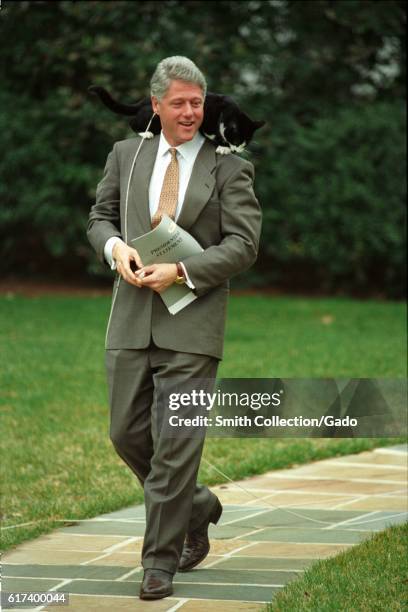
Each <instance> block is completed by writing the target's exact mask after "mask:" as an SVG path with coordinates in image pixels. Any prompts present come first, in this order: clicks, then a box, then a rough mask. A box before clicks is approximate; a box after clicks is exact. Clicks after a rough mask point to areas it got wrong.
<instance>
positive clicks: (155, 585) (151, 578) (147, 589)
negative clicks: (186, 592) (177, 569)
mask: <svg viewBox="0 0 408 612" xmlns="http://www.w3.org/2000/svg"><path fill="white" fill-rule="evenodd" d="M172 594H173V574H170V572H165V571H164V570H160V569H145V571H144V575H143V582H142V586H141V587H140V594H139V597H140V599H162V598H163V597H168V596H169V595H172Z"/></svg>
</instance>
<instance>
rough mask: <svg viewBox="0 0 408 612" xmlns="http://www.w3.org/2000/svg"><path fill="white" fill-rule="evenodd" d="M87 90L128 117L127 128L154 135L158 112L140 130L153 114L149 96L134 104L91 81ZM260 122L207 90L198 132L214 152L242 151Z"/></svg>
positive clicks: (228, 99)
mask: <svg viewBox="0 0 408 612" xmlns="http://www.w3.org/2000/svg"><path fill="white" fill-rule="evenodd" d="M88 91H90V92H91V93H94V94H96V95H97V96H98V97H99V99H100V100H101V101H102V102H103V104H104V105H105V106H106V107H107V108H109V110H111V111H113V112H114V113H116V114H118V115H126V116H128V117H130V120H129V125H130V127H131V129H132V130H133V131H134V132H136V133H137V134H139V135H140V136H144V137H145V138H153V136H154V135H156V134H160V131H161V123H160V118H159V116H158V115H155V116H154V117H153V120H152V123H151V125H150V131H149V132H146V131H144V130H146V127H147V125H148V124H149V121H150V119H151V117H152V115H153V109H152V104H151V100H150V98H148V97H146V98H142V99H141V100H139V101H138V102H136V103H135V104H122V103H120V102H117V101H116V100H114V99H113V98H112V96H111V95H110V94H109V93H108V92H107V90H106V89H105V88H104V87H98V86H96V85H92V86H91V87H89V88H88ZM263 125H265V121H252V119H250V118H249V117H248V115H246V114H245V113H244V112H242V111H241V110H240V109H239V107H238V105H237V103H236V102H234V100H233V99H232V98H230V97H229V96H223V95H221V94H216V93H211V92H207V95H206V97H205V101H204V119H203V122H202V124H201V127H200V132H201V133H202V134H203V136H206V137H207V138H209V139H210V140H212V141H213V143H214V144H216V145H217V148H216V152H217V153H219V154H221V155H227V154H228V153H242V151H244V149H245V147H246V146H247V145H248V144H249V143H250V142H251V140H252V137H253V135H254V132H255V130H257V129H258V128H260V127H262V126H263Z"/></svg>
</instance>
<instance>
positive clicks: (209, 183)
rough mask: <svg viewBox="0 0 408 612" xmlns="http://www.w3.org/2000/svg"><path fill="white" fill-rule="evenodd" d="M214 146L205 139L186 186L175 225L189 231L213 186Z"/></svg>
mask: <svg viewBox="0 0 408 612" xmlns="http://www.w3.org/2000/svg"><path fill="white" fill-rule="evenodd" d="M216 165H217V162H216V155H215V147H214V145H213V144H212V143H211V142H210V141H209V140H208V139H207V138H206V139H205V141H204V143H203V145H202V147H201V149H200V150H199V152H198V155H197V157H196V160H195V162H194V166H193V169H192V172H191V177H190V180H189V183H188V185H187V190H186V194H185V196H184V202H183V206H182V209H181V213H180V215H179V217H178V219H177V225H180V226H181V227H183V228H184V229H186V230H187V229H189V228H190V227H191V226H192V225H193V223H194V222H195V220H196V219H197V217H198V215H199V214H200V212H201V211H202V209H203V208H204V206H205V205H206V204H207V202H208V200H209V198H210V196H211V193H212V191H213V189H214V185H215V175H214V170H215V168H216Z"/></svg>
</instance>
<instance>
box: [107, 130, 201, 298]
mask: <svg viewBox="0 0 408 612" xmlns="http://www.w3.org/2000/svg"><path fill="white" fill-rule="evenodd" d="M204 141H205V137H204V136H203V135H202V134H200V132H198V131H197V132H196V134H195V136H194V138H193V139H192V140H189V141H187V142H183V144H181V145H178V146H177V147H174V148H175V149H177V160H178V163H179V195H178V203H177V208H176V214H175V221H177V219H178V217H179V215H180V212H181V209H182V207H183V203H184V196H185V194H186V191H187V186H188V183H189V180H190V177H191V171H192V169H193V166H194V162H195V160H196V157H197V155H198V152H199V151H200V149H201V147H202V145H203V143H204ZM142 146H143V145H142ZM170 148H171V145H170V144H169V143H168V142H167V140H166V138H165V136H164V134H163V131H161V133H160V142H159V148H158V150H157V155H156V161H155V164H154V167H153V172H152V176H151V179H150V184H149V209H150V217H151V218H152V217H153V215H154V213H155V212H156V210H157V208H158V206H159V200H160V193H161V190H162V185H163V181H164V175H165V174H166V170H167V166H168V165H169V163H170V161H171V153H170V150H169V149H170ZM136 163H137V161H136ZM118 241H121V239H120V238H119V237H118V236H113V237H112V238H109V240H107V241H106V244H105V248H104V255H105V259H106V261H107V262H108V263H109V265H110V267H111V269H112V270H115V269H116V261H115V260H114V259H113V257H112V249H113V247H114V245H115V244H116V242H118ZM181 265H182V267H183V270H184V275H185V277H186V279H187V281H186V282H187V285H188V286H189V287H190V288H191V289H194V285H193V284H192V282H191V280H190V279H189V277H188V274H187V270H186V269H185V266H184V265H183V264H181Z"/></svg>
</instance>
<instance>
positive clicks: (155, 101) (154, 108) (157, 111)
mask: <svg viewBox="0 0 408 612" xmlns="http://www.w3.org/2000/svg"><path fill="white" fill-rule="evenodd" d="M151 102H152V108H153V112H154V113H156V115H158V114H159V110H158V104H157V98H156V97H155V96H151Z"/></svg>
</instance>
